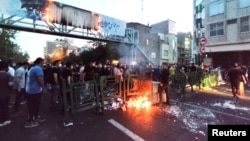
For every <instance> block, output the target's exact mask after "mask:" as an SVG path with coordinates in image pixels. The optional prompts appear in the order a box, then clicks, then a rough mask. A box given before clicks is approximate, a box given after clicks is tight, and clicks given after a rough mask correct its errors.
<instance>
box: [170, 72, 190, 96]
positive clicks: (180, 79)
mask: <svg viewBox="0 0 250 141" xmlns="http://www.w3.org/2000/svg"><path fill="white" fill-rule="evenodd" d="M171 78H172V87H173V88H174V90H175V91H176V90H180V92H181V93H182V94H183V95H185V88H186V85H187V77H186V75H185V74H184V73H181V72H180V73H176V74H175V75H173V76H172V77H171Z"/></svg>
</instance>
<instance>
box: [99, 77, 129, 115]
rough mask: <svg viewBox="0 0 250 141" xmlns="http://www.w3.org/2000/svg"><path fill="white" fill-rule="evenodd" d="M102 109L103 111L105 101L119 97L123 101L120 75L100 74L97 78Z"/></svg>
mask: <svg viewBox="0 0 250 141" xmlns="http://www.w3.org/2000/svg"><path fill="white" fill-rule="evenodd" d="M99 86H100V95H101V105H103V106H102V111H104V105H105V103H104V102H105V101H110V100H113V99H115V98H121V99H122V100H123V101H124V99H123V98H124V96H123V92H122V81H121V77H120V76H115V75H108V76H100V79H99Z"/></svg>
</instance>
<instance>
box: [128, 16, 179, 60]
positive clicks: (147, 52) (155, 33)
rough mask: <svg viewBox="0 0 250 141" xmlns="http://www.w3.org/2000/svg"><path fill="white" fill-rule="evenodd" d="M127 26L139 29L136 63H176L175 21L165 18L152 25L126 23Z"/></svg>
mask: <svg viewBox="0 0 250 141" xmlns="http://www.w3.org/2000/svg"><path fill="white" fill-rule="evenodd" d="M127 28H132V29H135V30H138V31H139V36H138V37H139V38H138V46H137V47H136V48H137V51H136V56H137V58H136V60H137V62H138V63H151V64H154V65H161V64H162V62H168V63H171V64H176V63H177V60H178V59H177V37H176V31H175V22H174V21H172V20H165V21H162V22H159V23H156V24H153V25H150V26H149V25H144V24H140V23H134V22H131V23H127Z"/></svg>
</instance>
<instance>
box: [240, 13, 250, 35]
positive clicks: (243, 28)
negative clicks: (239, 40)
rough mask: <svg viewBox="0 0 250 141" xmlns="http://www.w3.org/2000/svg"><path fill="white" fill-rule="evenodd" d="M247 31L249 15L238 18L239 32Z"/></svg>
mask: <svg viewBox="0 0 250 141" xmlns="http://www.w3.org/2000/svg"><path fill="white" fill-rule="evenodd" d="M248 31H249V17H248V16H247V17H242V18H240V32H248Z"/></svg>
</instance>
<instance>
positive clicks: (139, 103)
mask: <svg viewBox="0 0 250 141" xmlns="http://www.w3.org/2000/svg"><path fill="white" fill-rule="evenodd" d="M127 106H128V107H135V108H138V109H139V108H147V109H148V108H150V106H151V102H150V101H149V100H148V97H147V96H139V97H134V98H130V99H129V101H128V102H127Z"/></svg>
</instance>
